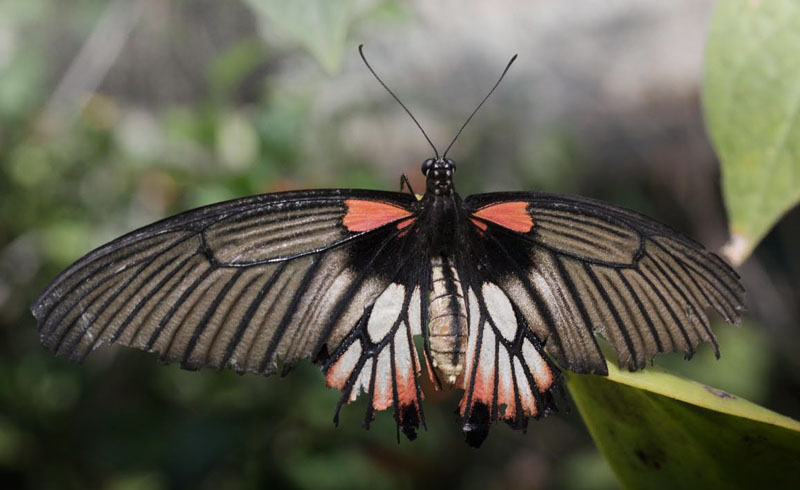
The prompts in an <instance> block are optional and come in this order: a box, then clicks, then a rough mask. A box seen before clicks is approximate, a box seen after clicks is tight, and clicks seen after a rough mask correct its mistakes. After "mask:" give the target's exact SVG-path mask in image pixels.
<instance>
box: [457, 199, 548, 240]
mask: <svg viewBox="0 0 800 490" xmlns="http://www.w3.org/2000/svg"><path fill="white" fill-rule="evenodd" d="M472 215H473V216H475V217H477V218H480V219H483V220H486V221H491V222H492V223H495V224H498V225H500V226H503V227H505V228H508V229H509V230H514V231H518V232H520V233H527V232H529V231H531V228H533V218H531V215H530V214H529V213H528V203H527V202H524V201H512V202H501V203H500V204H490V205H489V206H486V207H483V208H481V209H479V210H477V211H475V212H474V213H473V214H472ZM473 222H474V220H473Z"/></svg>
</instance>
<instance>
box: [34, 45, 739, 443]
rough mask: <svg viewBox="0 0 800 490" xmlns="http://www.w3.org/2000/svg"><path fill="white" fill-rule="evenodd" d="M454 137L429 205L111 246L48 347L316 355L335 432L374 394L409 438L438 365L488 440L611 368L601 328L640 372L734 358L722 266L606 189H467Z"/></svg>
mask: <svg viewBox="0 0 800 490" xmlns="http://www.w3.org/2000/svg"><path fill="white" fill-rule="evenodd" d="M359 49H361V47H360V48H359ZM362 58H363V52H362ZM515 58H516V56H515V57H514V58H512V59H511V61H510V62H509V64H508V66H506V70H505V71H503V75H501V77H500V79H499V80H498V81H497V83H496V84H495V86H494V87H493V88H492V91H494V89H495V88H496V87H497V85H498V84H499V83H500V80H502V78H503V76H504V75H505V73H506V71H507V70H508V68H509V67H510V66H511V63H512V62H513V61H514V59H515ZM363 59H364V62H365V63H366V64H367V67H368V68H369V69H370V71H372V73H373V75H375V77H376V78H377V79H378V81H379V82H380V83H381V84H382V85H384V87H386V85H385V84H384V83H383V81H382V80H381V79H380V78H378V76H377V74H375V72H374V70H372V67H371V66H369V63H367V61H366V58H363ZM386 89H387V90H389V88H388V87H386ZM389 93H390V94H391V95H392V96H393V97H395V99H397V97H396V96H395V95H394V93H393V92H392V91H391V90H389ZM491 93H492V92H491V91H490V92H489V95H491ZM489 95H487V96H486V97H485V98H484V99H483V101H482V102H481V104H480V105H478V108H476V109H475V111H474V112H473V113H472V115H470V117H469V118H468V119H467V123H468V122H469V120H470V119H471V118H472V116H474V114H475V112H477V110H478V109H479V108H480V107H481V105H482V104H483V103H484V102H485V101H486V99H487V98H488V97H489ZM397 100H398V102H400V101H399V99H397ZM400 104H401V105H402V102H400ZM403 108H404V109H406V111H407V112H408V113H409V115H411V113H410V112H409V111H408V109H407V108H406V107H405V106H404V105H403ZM411 117H412V119H414V116H413V115H411ZM414 122H415V123H417V125H418V126H419V123H418V122H417V121H416V119H414ZM467 123H464V126H466V124H467ZM464 126H462V127H461V129H462V130H463V128H464ZM419 127H420V129H422V127H421V126H419ZM460 133H461V131H459V133H458V134H460ZM423 134H425V133H424V131H423ZM425 137H426V138H428V137H427V134H425ZM456 138H458V135H456ZM428 142H429V143H430V139H429V138H428ZM453 142H455V139H454V140H453ZM452 144H453V143H451V144H450V146H448V148H447V150H446V151H445V152H444V153H443V154H442V155H441V156H440V155H439V153H438V151H437V150H436V148H435V147H433V148H434V153H435V156H434V157H433V158H429V159H427V160H425V161H424V162H423V163H422V173H423V174H424V176H425V179H426V189H425V192H424V194H423V195H421V196H419V195H416V194H415V193H414V192H413V191H412V190H411V187H410V185H408V180H407V179H405V180H404V183H405V184H406V185H407V187H408V191H409V192H402V187H403V186H402V184H401V192H387V191H378V190H353V189H333V190H306V191H295V192H282V193H273V194H264V195H258V196H252V197H245V198H242V199H236V200H232V201H228V202H223V203H218V204H213V205H210V206H206V207H202V208H199V209H194V210H191V211H188V212H185V213H183V214H179V215H177V216H174V217H171V218H167V219H164V220H162V221H159V222H157V223H155V224H152V225H149V226H145V227H144V228H141V229H139V230H136V231H133V232H131V233H129V234H127V235H125V236H122V237H120V238H118V239H116V240H114V241H112V242H110V243H108V244H106V245H103V246H101V247H100V248H98V249H96V250H94V251H92V252H90V253H88V254H87V255H86V256H84V257H83V258H81V259H80V260H78V261H77V262H75V263H74V264H73V265H71V266H70V267H69V268H67V269H66V270H65V271H64V272H62V273H61V274H60V275H59V276H58V277H56V278H55V279H54V280H53V281H52V282H51V283H50V284H49V285H48V286H47V287H46V289H45V290H44V291H43V292H42V293H41V296H39V298H38V299H37V300H36V302H35V303H34V304H33V306H32V312H33V314H34V316H35V317H36V318H37V320H38V325H39V333H40V336H41V341H42V343H43V344H44V345H45V346H46V347H48V348H49V349H50V350H52V351H53V352H54V353H55V354H57V355H58V356H62V357H65V358H67V359H71V360H75V361H80V360H82V359H83V358H84V357H85V356H86V355H87V354H88V353H89V352H91V351H92V350H94V349H95V348H97V347H99V346H101V345H105V344H121V345H126V346H130V347H135V348H138V349H143V350H146V351H150V352H155V353H158V354H159V356H160V358H161V359H162V360H164V361H167V362H179V363H180V365H181V366H182V367H184V368H187V369H197V368H200V367H212V368H217V369H223V368H231V369H234V370H236V371H237V372H239V373H245V372H252V373H259V374H263V375H269V374H274V373H285V372H287V371H288V370H289V369H291V368H292V367H293V366H294V365H295V364H297V363H298V362H299V361H301V360H311V361H312V362H314V363H315V364H318V365H319V366H321V369H322V371H323V373H324V375H325V380H326V383H327V385H328V386H329V387H333V388H337V389H339V390H341V398H340V401H339V403H338V404H337V406H336V410H335V416H334V422H335V423H338V415H339V411H340V408H341V407H342V406H343V405H344V404H347V403H350V402H352V401H354V400H356V399H357V398H358V397H359V396H360V395H361V394H364V395H365V396H366V398H367V411H366V414H365V425H366V426H369V423H370V422H371V421H372V420H373V419H374V417H375V413H376V412H377V411H381V410H386V409H392V411H393V414H394V419H395V421H396V422H397V426H398V431H402V432H403V433H404V434H405V435H406V436H407V437H408V438H409V439H414V438H415V437H416V434H417V430H418V429H419V427H420V424H424V423H425V419H424V414H423V410H422V403H421V401H422V399H423V392H422V389H421V387H420V382H419V377H420V376H421V374H422V365H423V364H424V365H425V367H426V371H427V375H428V376H429V377H430V380H431V382H432V384H433V386H434V387H435V388H436V389H440V388H443V387H445V386H449V387H454V388H457V389H459V390H462V391H463V395H462V397H461V400H460V402H459V405H458V413H459V414H460V417H461V420H462V423H463V431H464V434H465V439H466V442H467V443H469V444H470V445H472V446H476V447H477V446H479V445H480V444H481V443H482V442H483V440H484V439H485V438H486V437H487V435H488V433H489V429H490V427H491V426H492V425H493V424H494V423H495V422H497V421H501V420H502V421H505V422H507V423H508V424H509V425H511V426H512V427H514V428H518V429H525V428H526V426H527V422H528V420H529V418H539V417H541V416H544V415H547V414H548V413H549V412H551V411H553V410H555V409H556V408H557V407H556V402H555V398H556V396H555V395H557V394H558V393H559V392H562V391H563V388H562V384H563V381H562V374H561V369H566V370H569V371H572V372H575V373H595V374H607V367H606V361H605V356H604V355H603V352H602V351H601V349H600V347H599V345H598V341H597V336H601V337H603V338H604V339H606V340H607V341H608V342H609V344H610V345H611V346H612V348H613V350H614V353H615V355H616V358H617V361H618V363H619V364H620V365H621V366H625V367H627V368H629V369H631V370H635V369H641V368H643V367H645V365H646V363H647V361H648V360H652V358H653V356H655V355H656V354H658V353H660V352H670V351H682V352H684V353H685V354H686V356H687V357H691V356H692V354H693V353H694V352H695V348H696V347H697V345H698V344H699V343H700V342H703V341H705V342H710V343H711V344H712V345H713V348H714V350H715V352H716V353H717V356H718V355H719V348H718V345H717V342H716V340H715V337H714V333H713V332H712V331H711V328H710V322H709V319H708V316H707V315H706V311H707V310H715V311H716V312H717V313H719V314H720V315H721V316H722V317H723V318H724V319H725V320H726V321H728V322H732V323H737V322H739V320H740V315H741V311H742V309H743V296H744V288H743V287H742V285H741V283H740V280H739V276H738V275H737V273H736V272H735V271H734V270H733V269H731V267H729V266H728V265H727V264H726V263H725V262H724V261H723V260H722V259H721V258H719V257H718V256H717V255H715V254H714V253H712V252H709V251H708V250H706V249H705V248H703V246H702V245H700V244H699V243H697V242H695V241H693V240H692V239H690V238H688V237H686V236H685V235H683V234H681V233H679V232H677V231H675V230H674V229H672V228H670V227H668V226H666V225H663V224H661V223H658V222H657V221H655V220H653V219H651V218H649V217H647V216H644V215H642V214H639V213H636V212H634V211H629V210H625V209H621V208H618V207H614V206H610V205H608V204H605V203H602V202H599V201H595V200H591V199H586V198H582V197H575V196H567V195H558V194H551V193H546V192H495V193H489V194H477V195H471V196H468V197H466V198H463V199H462V198H461V196H459V194H458V193H457V192H456V190H455V186H454V177H455V173H456V164H455V162H454V161H453V160H452V159H451V158H448V157H447V151H449V149H450V147H451V146H452ZM431 146H433V144H432V143H431ZM417 338H421V339H422V342H421V348H420V349H418V348H417V344H416V343H415V339H417Z"/></svg>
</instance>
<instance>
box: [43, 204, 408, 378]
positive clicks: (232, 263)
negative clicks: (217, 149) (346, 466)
mask: <svg viewBox="0 0 800 490" xmlns="http://www.w3.org/2000/svg"><path fill="white" fill-rule="evenodd" d="M352 200H357V201H359V202H362V203H363V202H369V201H377V202H381V203H385V204H388V205H390V206H395V207H396V208H397V209H406V208H408V207H409V206H410V203H411V202H413V201H414V198H413V196H410V195H404V194H399V193H389V192H376V191H356V190H330V191H302V192H289V193H279V194H266V195H262V196H253V197H249V198H244V199H239V200H234V201H230V202H226V203H220V204H216V205H211V206H207V207H204V208H200V209H196V210H193V211H189V212H187V213H184V214H181V215H178V216H175V217H172V218H168V219H166V220H163V221H160V222H158V223H155V224H153V225H150V226H147V227H145V228H142V229H140V230H137V231H135V232H132V233H130V234H128V235H125V236H123V237H121V238H119V239H117V240H114V241H112V242H111V243H109V244H107V245H105V246H102V247H100V248H98V249H97V250H95V251H93V252H90V253H89V254H87V255H86V256H85V257H83V258H82V259H80V260H79V261H77V262H76V263H75V264H73V265H72V266H70V267H69V268H68V269H67V270H65V271H64V272H63V273H62V274H61V275H59V276H58V277H57V278H56V279H55V280H53V282H52V283H51V284H50V285H49V286H48V287H47V288H46V290H45V291H44V292H43V293H42V295H41V296H40V297H39V298H38V299H37V301H36V302H35V304H34V305H33V307H32V311H33V314H34V315H35V316H36V318H37V319H38V322H39V331H40V336H41V340H42V342H43V343H44V344H45V345H46V346H47V347H49V348H50V349H51V350H53V351H54V352H55V353H57V354H58V355H60V356H63V357H67V358H70V359H73V360H80V359H82V358H83V357H84V356H85V355H86V354H87V353H89V352H90V351H91V350H93V349H94V348H96V347H98V346H100V345H102V344H113V343H117V344H122V345H128V346H132V347H137V348H139V349H144V350H147V351H153V352H158V353H159V354H160V356H161V358H162V359H164V360H166V361H180V362H181V363H182V365H183V366H184V367H188V368H195V367H200V366H212V367H217V368H223V367H231V368H234V369H236V370H237V371H240V372H244V371H249V372H258V373H263V374H269V373H273V372H275V371H276V370H278V369H279V368H280V367H281V366H290V365H292V364H294V363H295V362H296V361H298V360H300V359H303V358H309V357H312V356H315V355H317V353H319V352H320V351H322V350H328V349H333V348H335V347H336V346H337V345H338V343H339V342H341V339H343V338H344V337H345V336H346V335H347V333H348V331H349V330H350V329H351V328H352V327H353V326H354V325H355V324H356V323H357V322H358V319H359V318H360V317H361V315H362V314H363V311H364V308H365V306H366V305H368V304H369V303H370V302H371V301H373V300H374V298H375V296H377V295H378V294H379V293H380V291H382V290H383V289H384V288H385V287H386V285H387V284H389V283H390V281H391V276H392V273H391V272H392V271H388V273H387V274H379V273H377V272H376V269H378V267H372V265H374V264H376V263H378V262H380V263H381V264H382V267H385V264H386V263H392V264H397V263H398V261H397V260H396V258H394V260H388V258H387V254H389V253H390V249H391V248H393V247H395V246H396V245H395V244H394V243H393V242H394V241H395V238H396V237H397V235H398V233H399V231H400V230H398V228H397V227H396V226H393V225H392V224H391V223H388V222H387V223H384V224H383V225H381V226H376V227H374V229H368V230H364V229H362V230H360V231H359V230H355V231H353V230H350V229H348V228H347V227H346V226H344V225H343V219H344V217H345V215H346V214H347V213H348V203H352V202H354V201H352ZM391 209H394V208H391ZM362 228H363V226H362ZM354 249H358V250H357V252H356V251H354ZM355 253H358V254H359V257H358V262H359V269H358V270H356V269H355V268H354V267H352V264H353V256H354V254H355ZM384 272H386V271H385V270H384ZM323 347H324V349H323Z"/></svg>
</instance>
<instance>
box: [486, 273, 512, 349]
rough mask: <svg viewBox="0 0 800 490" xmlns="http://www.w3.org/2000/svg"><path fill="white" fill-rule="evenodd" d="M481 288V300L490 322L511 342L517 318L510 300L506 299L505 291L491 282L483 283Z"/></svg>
mask: <svg viewBox="0 0 800 490" xmlns="http://www.w3.org/2000/svg"><path fill="white" fill-rule="evenodd" d="M482 289H483V300H484V301H485V302H486V309H487V310H489V317H490V318H491V320H492V323H494V326H495V327H497V330H499V331H500V335H502V336H503V338H505V339H506V340H508V341H509V342H511V341H512V340H514V337H516V335H517V319H516V317H515V316H514V309H513V308H512V307H511V301H509V300H508V296H506V293H504V292H503V291H502V290H501V289H500V288H499V287H497V285H495V284H492V283H491V282H485V283H483V288H482Z"/></svg>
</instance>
